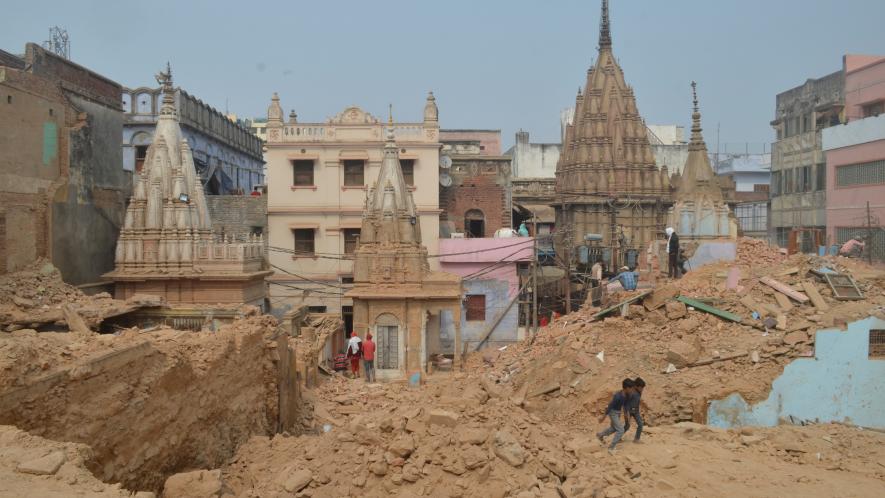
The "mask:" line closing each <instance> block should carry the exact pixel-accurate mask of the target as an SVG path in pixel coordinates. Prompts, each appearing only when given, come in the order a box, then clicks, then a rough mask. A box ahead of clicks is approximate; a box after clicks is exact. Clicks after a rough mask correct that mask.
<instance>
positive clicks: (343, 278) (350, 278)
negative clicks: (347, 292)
mask: <svg viewBox="0 0 885 498" xmlns="http://www.w3.org/2000/svg"><path fill="white" fill-rule="evenodd" d="M341 283H342V284H352V283H353V275H346V276H344V275H342V276H341Z"/></svg>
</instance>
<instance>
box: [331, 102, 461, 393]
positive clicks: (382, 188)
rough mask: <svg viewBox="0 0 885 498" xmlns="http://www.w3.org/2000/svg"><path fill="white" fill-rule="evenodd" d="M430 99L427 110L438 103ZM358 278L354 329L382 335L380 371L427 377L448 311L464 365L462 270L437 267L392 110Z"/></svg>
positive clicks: (367, 215)
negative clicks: (409, 180)
mask: <svg viewBox="0 0 885 498" xmlns="http://www.w3.org/2000/svg"><path fill="white" fill-rule="evenodd" d="M430 104H431V103H430V102H429V103H428V106H427V108H426V109H425V118H427V116H428V115H429V113H431V111H434V109H435V107H436V106H435V105H433V106H432V108H431V105H430ZM433 114H434V115H435V112H433ZM353 280H354V286H353V289H352V290H350V291H349V292H348V293H347V294H346V296H347V297H351V298H353V313H354V320H353V321H354V331H355V332H357V333H358V334H359V335H360V336H363V337H365V333H366V332H371V333H372V335H373V336H374V337H375V341H376V344H377V352H376V356H375V368H376V369H377V371H378V376H379V378H384V377H387V378H395V377H401V376H402V375H403V374H408V375H409V376H410V377H412V376H415V375H417V376H418V378H420V375H421V372H422V371H423V369H424V367H426V364H427V354H426V353H427V351H428V346H429V343H438V341H439V333H440V328H439V325H440V313H441V312H442V311H447V312H449V313H451V314H452V318H453V322H454V325H455V340H454V345H455V365H456V367H457V366H459V363H460V355H459V354H458V352H460V351H461V349H460V347H461V344H460V342H461V333H460V323H461V277H459V276H457V275H454V274H451V273H445V272H432V271H430V265H429V264H428V254H427V248H426V247H424V245H423V244H422V243H421V223H420V220H419V217H418V210H417V208H416V206H415V201H414V199H413V198H412V193H411V191H410V190H409V189H408V187H407V185H406V182H405V179H404V178H403V173H402V170H401V169H400V161H399V148H398V147H397V144H396V142H395V140H394V126H393V118H392V116H391V118H390V119H389V120H388V129H387V140H386V142H385V144H384V156H383V159H382V163H381V170H380V171H379V173H378V178H377V179H376V180H375V185H374V187H372V188H371V189H370V190H369V192H368V195H367V196H366V204H365V209H364V211H363V220H362V228H361V231H360V239H359V246H358V247H357V250H356V255H355V260H354V265H353Z"/></svg>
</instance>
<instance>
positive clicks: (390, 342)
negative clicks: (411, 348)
mask: <svg viewBox="0 0 885 498" xmlns="http://www.w3.org/2000/svg"><path fill="white" fill-rule="evenodd" d="M375 344H376V352H375V368H376V369H378V370H398V369H399V368H400V345H401V344H402V337H401V336H400V325H399V320H397V319H396V317H395V316H393V315H391V314H390V313H384V314H381V315H378V318H376V319H375Z"/></svg>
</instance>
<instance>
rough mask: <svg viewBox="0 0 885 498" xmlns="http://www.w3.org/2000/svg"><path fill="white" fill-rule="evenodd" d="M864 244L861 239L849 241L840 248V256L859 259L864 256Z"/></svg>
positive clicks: (856, 238)
mask: <svg viewBox="0 0 885 498" xmlns="http://www.w3.org/2000/svg"><path fill="white" fill-rule="evenodd" d="M863 248H864V242H863V240H861V239H860V238H859V237H855V238H853V239H849V240H848V241H847V242H845V243H844V244H842V247H841V248H839V254H840V255H841V256H845V257H848V258H859V257H861V255H862V254H863Z"/></svg>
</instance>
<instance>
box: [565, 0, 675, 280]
mask: <svg viewBox="0 0 885 498" xmlns="http://www.w3.org/2000/svg"><path fill="white" fill-rule="evenodd" d="M555 199H556V200H555V202H554V207H555V209H556V226H557V231H558V233H559V234H560V235H559V238H558V239H557V241H556V242H557V247H558V249H557V254H562V255H565V254H568V253H569V252H570V251H571V248H573V247H574V246H575V245H576V244H578V243H580V241H581V240H582V239H583V237H584V236H585V235H586V234H588V233H597V234H601V235H602V236H603V244H604V245H605V246H608V247H610V248H611V249H612V254H613V259H612V263H613V264H615V265H620V264H622V263H623V260H622V258H623V256H624V254H625V251H626V250H627V249H629V248H634V249H638V248H644V247H645V246H646V245H647V243H648V242H649V241H650V240H652V239H654V238H655V236H656V234H657V233H660V232H662V231H663V229H664V226H663V225H664V222H665V215H666V213H667V208H668V207H669V206H670V204H671V203H672V198H671V187H670V176H669V174H668V171H667V168H666V167H664V168H661V169H658V168H657V166H656V165H655V159H654V155H653V154H652V149H651V146H650V144H649V141H648V134H647V132H646V127H645V124H644V121H643V120H642V117H641V116H640V114H639V110H638V109H637V107H636V97H635V95H634V93H633V88H631V87H630V86H629V85H628V84H627V82H626V80H625V79H624V72H623V70H622V69H621V67H620V65H618V61H617V59H616V58H615V56H614V53H613V51H612V36H611V28H610V22H609V14H608V1H607V0H603V2H602V16H601V20H600V29H599V56H598V58H597V59H596V63H595V65H594V66H593V67H592V68H590V70H589V71H588V72H587V80H586V83H585V85H584V87H583V89H578V95H577V97H576V99H575V117H574V123H573V124H570V125H568V126H567V128H566V130H565V135H564V138H563V147H562V154H561V155H560V158H559V162H558V163H557V166H556V195H555Z"/></svg>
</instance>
